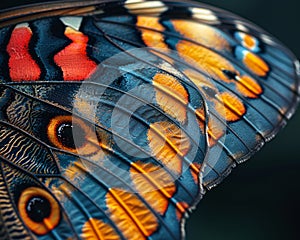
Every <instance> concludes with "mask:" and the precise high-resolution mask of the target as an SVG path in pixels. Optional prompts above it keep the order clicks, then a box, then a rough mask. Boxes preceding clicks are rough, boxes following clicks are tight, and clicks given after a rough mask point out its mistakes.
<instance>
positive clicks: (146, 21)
mask: <svg viewBox="0 0 300 240" xmlns="http://www.w3.org/2000/svg"><path fill="white" fill-rule="evenodd" d="M136 26H137V27H140V31H141V33H142V39H143V41H144V43H145V44H146V45H147V46H148V47H155V48H163V49H168V46H167V44H165V42H164V36H163V34H162V33H161V32H162V31H164V27H163V26H162V25H161V24H160V23H159V18H158V17H147V16H138V17H137V23H136ZM150 29H152V30H150Z"/></svg>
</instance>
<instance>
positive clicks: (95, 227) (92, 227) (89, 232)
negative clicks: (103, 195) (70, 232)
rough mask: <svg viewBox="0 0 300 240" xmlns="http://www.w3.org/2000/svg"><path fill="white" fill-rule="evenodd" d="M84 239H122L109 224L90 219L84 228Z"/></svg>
mask: <svg viewBox="0 0 300 240" xmlns="http://www.w3.org/2000/svg"><path fill="white" fill-rule="evenodd" d="M81 237H82V239H84V240H94V239H99V240H118V239H120V237H119V236H118V235H117V233H116V232H115V230H114V229H113V228H112V227H111V226H110V225H109V224H107V223H104V222H103V221H101V220H99V219H95V218H91V219H89V220H88V221H87V222H86V223H85V224H84V225H83V227H82V234H81Z"/></svg>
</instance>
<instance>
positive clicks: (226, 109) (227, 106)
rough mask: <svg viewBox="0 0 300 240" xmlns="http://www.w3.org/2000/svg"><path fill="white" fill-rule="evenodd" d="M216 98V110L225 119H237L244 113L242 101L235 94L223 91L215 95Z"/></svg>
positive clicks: (231, 120)
mask: <svg viewBox="0 0 300 240" xmlns="http://www.w3.org/2000/svg"><path fill="white" fill-rule="evenodd" d="M217 98H218V100H219V101H218V103H217V104H216V110H217V112H218V113H221V114H220V115H221V116H222V117H223V118H224V119H225V120H226V121H230V122H233V121H237V120H239V119H240V118H241V117H242V116H243V115H244V114H245V113H246V108H245V106H244V104H243V102H241V101H240V100H239V99H238V98H237V97H236V96H235V95H233V94H230V93H226V92H224V93H221V94H219V95H217ZM223 113H224V114H223Z"/></svg>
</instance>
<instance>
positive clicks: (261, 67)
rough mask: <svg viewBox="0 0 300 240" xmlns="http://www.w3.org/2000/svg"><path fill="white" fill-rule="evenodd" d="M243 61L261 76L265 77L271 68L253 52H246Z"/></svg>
mask: <svg viewBox="0 0 300 240" xmlns="http://www.w3.org/2000/svg"><path fill="white" fill-rule="evenodd" d="M243 62H244V64H245V66H246V67H247V68H248V69H249V70H250V71H252V72H253V73H255V74H256V75H257V76H260V77H265V76H266V75H267V74H268V72H269V70H270V69H269V66H268V64H267V63H266V62H265V61H264V60H263V59H262V58H260V57H259V56H257V55H256V54H254V53H252V52H247V53H246V54H245V56H244V59H243Z"/></svg>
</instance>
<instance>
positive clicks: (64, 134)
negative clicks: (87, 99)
mask: <svg viewBox="0 0 300 240" xmlns="http://www.w3.org/2000/svg"><path fill="white" fill-rule="evenodd" d="M57 136H58V139H59V141H60V142H61V144H63V145H64V146H65V147H68V148H72V149H76V147H81V146H82V145H83V144H84V142H85V133H84V131H83V129H82V128H81V127H80V126H79V125H77V124H72V122H65V123H62V124H61V125H60V126H59V127H58V128H57Z"/></svg>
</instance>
